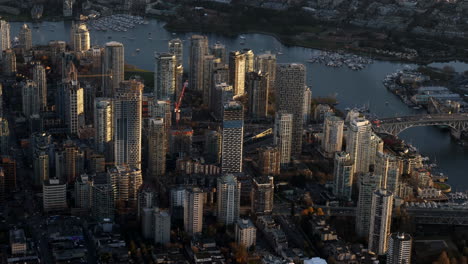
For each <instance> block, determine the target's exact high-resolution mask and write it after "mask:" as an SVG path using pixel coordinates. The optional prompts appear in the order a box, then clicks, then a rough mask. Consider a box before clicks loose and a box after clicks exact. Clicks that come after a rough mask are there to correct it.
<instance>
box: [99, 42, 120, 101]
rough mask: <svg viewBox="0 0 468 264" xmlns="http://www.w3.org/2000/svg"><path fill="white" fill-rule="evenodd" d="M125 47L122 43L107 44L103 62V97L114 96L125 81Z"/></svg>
mask: <svg viewBox="0 0 468 264" xmlns="http://www.w3.org/2000/svg"><path fill="white" fill-rule="evenodd" d="M124 63H125V60H124V46H123V44H122V43H120V42H116V41H111V42H108V43H106V45H105V48H104V57H103V60H102V74H103V76H102V86H103V87H102V89H103V90H102V95H103V96H108V97H109V96H113V94H114V91H115V90H116V89H118V88H119V86H120V83H121V82H122V81H123V80H124V68H125V67H124Z"/></svg>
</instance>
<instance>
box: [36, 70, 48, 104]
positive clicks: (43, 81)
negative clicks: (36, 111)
mask: <svg viewBox="0 0 468 264" xmlns="http://www.w3.org/2000/svg"><path fill="white" fill-rule="evenodd" d="M33 81H34V82H35V83H36V85H37V92H38V93H37V95H36V96H37V97H39V102H40V110H41V111H46V109H47V78H46V72H45V69H44V66H42V64H40V63H39V62H36V63H35V64H34V67H33Z"/></svg>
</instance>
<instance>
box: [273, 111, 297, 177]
mask: <svg viewBox="0 0 468 264" xmlns="http://www.w3.org/2000/svg"><path fill="white" fill-rule="evenodd" d="M293 119H294V117H293V115H292V114H289V113H286V112H284V111H278V112H276V114H275V126H274V131H273V142H274V144H275V145H276V146H278V149H279V152H280V166H281V167H283V168H285V167H287V166H288V165H289V162H290V161H291V152H292V136H293Z"/></svg>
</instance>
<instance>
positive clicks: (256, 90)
mask: <svg viewBox="0 0 468 264" xmlns="http://www.w3.org/2000/svg"><path fill="white" fill-rule="evenodd" d="M268 84H269V83H268V76H266V75H265V74H264V73H262V72H249V73H247V76H246V86H247V87H246V88H247V94H248V96H249V107H248V111H249V115H250V117H251V118H252V119H262V118H265V117H266V116H267V114H268V90H269V88H268Z"/></svg>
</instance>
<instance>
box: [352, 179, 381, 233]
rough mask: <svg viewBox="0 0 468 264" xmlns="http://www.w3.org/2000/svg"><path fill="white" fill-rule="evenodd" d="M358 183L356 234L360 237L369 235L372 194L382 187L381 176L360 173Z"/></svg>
mask: <svg viewBox="0 0 468 264" xmlns="http://www.w3.org/2000/svg"><path fill="white" fill-rule="evenodd" d="M357 185H358V190H359V196H358V203H357V208H356V234H357V235H358V236H359V237H369V225H370V218H371V211H372V196H373V193H374V191H375V190H377V189H378V188H379V187H380V177H378V176H376V175H374V174H372V173H366V174H360V177H359V179H358V184H357Z"/></svg>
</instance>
